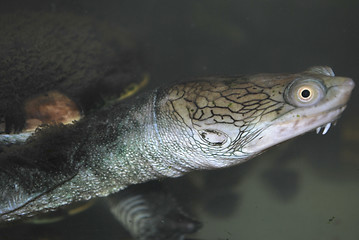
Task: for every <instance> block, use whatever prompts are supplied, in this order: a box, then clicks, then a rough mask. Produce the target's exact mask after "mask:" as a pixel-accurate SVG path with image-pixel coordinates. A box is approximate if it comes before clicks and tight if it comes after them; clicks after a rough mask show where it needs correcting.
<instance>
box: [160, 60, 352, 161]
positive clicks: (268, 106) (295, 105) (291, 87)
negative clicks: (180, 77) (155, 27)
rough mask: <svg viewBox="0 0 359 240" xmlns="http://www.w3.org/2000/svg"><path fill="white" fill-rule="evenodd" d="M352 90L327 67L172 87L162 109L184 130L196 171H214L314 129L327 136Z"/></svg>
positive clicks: (188, 83)
mask: <svg viewBox="0 0 359 240" xmlns="http://www.w3.org/2000/svg"><path fill="white" fill-rule="evenodd" d="M353 87H354V82H353V80H351V79H349V78H345V77H336V76H335V75H334V72H333V71H332V69H331V68H329V67H313V68H310V69H308V70H306V71H304V72H301V73H297V74H258V75H252V76H238V77H213V78H202V79H197V80H196V81H191V82H187V83H183V84H178V85H175V86H174V87H172V88H170V89H169V90H168V95H167V97H166V98H165V108H166V110H167V112H168V113H169V115H170V116H171V118H172V119H174V120H175V122H176V123H177V124H178V125H180V126H181V129H184V130H185V131H184V132H186V134H185V135H186V139H184V140H183V139H182V142H183V141H187V142H189V144H188V143H187V145H188V146H187V147H186V151H189V152H190V153H191V154H193V156H194V157H193V158H192V159H193V160H192V161H195V162H196V163H197V164H196V166H198V165H200V166H201V167H202V168H218V167H226V166H230V165H233V164H238V163H240V162H243V161H245V160H247V159H250V158H251V157H254V156H256V155H258V154H260V153H261V152H263V151H264V150H266V149H267V148H269V147H271V146H273V145H276V144H279V143H281V142H283V141H285V140H288V139H291V138H293V137H296V136H298V135H301V134H304V133H306V132H308V131H311V130H314V129H319V130H320V129H321V127H324V131H323V134H325V133H326V132H327V131H328V129H329V127H330V125H331V123H333V122H335V121H336V120H337V119H338V118H339V116H340V114H341V113H342V112H343V111H344V109H345V107H346V104H347V102H348V100H349V97H350V94H351V91H352V89H353ZM177 137H178V136H177ZM187 139H188V140H187ZM176 144H181V143H176ZM201 156H202V157H201Z"/></svg>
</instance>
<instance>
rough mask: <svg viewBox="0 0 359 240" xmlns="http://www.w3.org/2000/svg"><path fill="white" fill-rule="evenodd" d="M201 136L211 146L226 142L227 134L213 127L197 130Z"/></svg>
mask: <svg viewBox="0 0 359 240" xmlns="http://www.w3.org/2000/svg"><path fill="white" fill-rule="evenodd" d="M199 135H200V136H201V138H202V139H203V140H204V141H205V142H206V143H208V144H210V145H213V146H221V145H223V144H224V143H226V142H227V139H228V136H227V134H225V133H223V132H221V131H218V130H213V129H205V130H201V131H199Z"/></svg>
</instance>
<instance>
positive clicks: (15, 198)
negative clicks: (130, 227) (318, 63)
mask: <svg viewBox="0 0 359 240" xmlns="http://www.w3.org/2000/svg"><path fill="white" fill-rule="evenodd" d="M353 87H354V83H353V81H352V80H351V79H349V78H344V77H336V76H335V75H334V72H333V71H332V69H331V68H329V67H313V68H310V69H308V70H306V71H303V72H301V73H295V74H256V75H242V76H228V77H205V78H196V79H192V80H189V81H185V82H181V83H177V84H173V85H169V86H163V87H159V88H156V89H155V90H152V91H148V92H144V93H141V94H137V96H135V97H132V98H129V99H125V100H123V101H120V102H118V103H115V104H113V105H111V106H108V107H106V108H103V109H100V110H98V111H95V112H92V113H89V114H87V115H86V117H84V118H83V119H81V120H80V121H78V122H77V123H76V124H72V125H54V126H49V127H46V128H43V129H41V130H40V131H37V132H36V133H35V134H34V135H33V136H32V137H31V138H30V139H29V140H28V141H27V142H26V143H25V144H23V145H20V146H12V147H10V148H7V149H5V150H4V152H3V153H2V154H1V155H0V158H1V162H0V170H1V171H0V179H1V181H0V189H1V191H2V194H1V198H0V214H1V215H0V216H1V220H2V221H12V220H15V219H20V218H24V217H30V216H33V215H36V214H37V213H40V212H47V211H52V210H54V209H56V208H58V207H60V206H63V205H67V204H70V203H73V202H78V201H83V200H89V199H92V198H96V197H105V196H108V195H110V194H112V193H116V192H119V191H120V190H123V189H125V188H126V187H128V186H130V185H133V184H139V183H144V182H147V181H150V180H154V179H161V178H165V177H178V176H181V175H183V174H185V173H186V172H190V171H194V170H203V169H215V168H222V167H229V166H232V165H235V164H239V163H243V162H244V161H246V160H248V159H250V158H253V157H254V156H257V155H258V154H260V153H261V152H263V151H264V150H266V149H267V148H269V147H271V146H273V145H276V144H278V143H281V142H283V141H285V140H287V139H290V138H293V137H296V136H298V135H301V134H303V133H306V132H308V131H311V130H314V129H318V131H321V129H322V128H323V129H324V130H323V133H326V132H327V131H328V129H329V128H330V126H331V123H332V122H334V121H336V120H337V119H338V118H339V116H340V114H341V113H342V112H343V111H344V109H345V107H346V103H347V101H348V100H349V97H350V93H351V90H352V89H353Z"/></svg>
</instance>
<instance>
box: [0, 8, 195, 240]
mask: <svg viewBox="0 0 359 240" xmlns="http://www.w3.org/2000/svg"><path fill="white" fill-rule="evenodd" d="M0 18H1V20H0V23H2V25H1V29H2V30H1V31H2V35H3V36H4V38H2V39H1V40H0V42H1V43H0V45H1V46H2V48H1V50H0V55H1V56H2V58H1V59H2V60H1V64H0V70H1V73H0V78H1V81H0V82H1V91H0V92H1V93H0V98H1V103H0V121H1V122H0V152H1V151H3V150H4V151H5V152H6V151H7V149H11V148H12V147H13V146H15V145H22V144H25V141H26V140H27V138H29V137H30V136H31V135H32V134H33V133H34V132H35V131H40V129H41V127H45V128H46V127H48V126H50V125H54V124H55V125H56V124H64V125H66V124H73V123H74V122H76V121H79V120H80V119H81V118H83V117H85V116H86V115H88V114H90V113H91V112H92V111H96V110H98V109H101V108H103V107H105V106H106V105H110V104H112V103H113V102H117V101H122V100H123V99H126V98H128V97H130V96H131V95H133V94H135V93H136V92H138V91H139V90H141V89H142V88H143V87H144V86H146V85H147V83H148V81H149V74H148V73H147V72H146V71H145V70H144V69H145V66H144V63H143V60H142V56H141V53H139V52H138V51H137V50H136V47H135V46H134V45H133V43H132V41H130V40H128V39H130V36H129V35H128V34H126V33H125V32H124V31H121V29H118V28H116V30H113V29H112V28H109V27H108V26H106V25H104V23H99V22H98V21H95V19H91V18H89V17H83V16H78V15H74V14H68V13H66V14H61V13H60V14H59V13H51V14H49V13H30V12H23V13H20V14H19V13H17V14H10V15H2V16H1V17H0ZM15 73H16V74H15ZM138 188H139V189H144V190H141V191H139V190H137V189H138ZM146 189H150V190H151V191H148V190H146ZM138 192H142V193H141V194H139V193H138ZM155 197H156V199H154V198H155ZM131 198H134V199H137V203H138V199H139V198H140V199H141V202H140V203H141V204H140V206H141V210H142V211H144V210H146V214H147V216H148V215H149V214H151V216H152V217H151V218H148V217H147V218H146V221H147V222H146V223H143V221H142V223H141V227H140V228H139V227H137V226H136V225H128V224H127V225H125V227H127V229H128V230H129V231H130V233H131V234H132V235H133V236H135V238H136V239H151V238H153V236H155V238H156V239H179V238H180V237H181V236H182V235H183V234H184V233H190V232H193V231H195V230H196V229H198V228H199V226H200V224H199V222H197V221H195V220H193V219H191V218H189V217H187V214H186V213H185V212H184V211H182V210H181V208H180V207H179V206H178V204H177V203H176V201H175V200H174V198H173V197H172V196H171V195H170V194H168V193H167V191H165V190H164V189H163V187H162V186H160V185H159V183H157V184H154V183H148V184H146V185H145V186H142V187H141V186H139V187H137V186H133V187H131V188H129V189H127V190H125V191H122V192H121V193H120V194H117V195H116V196H115V197H114V196H111V198H109V199H111V201H109V208H110V210H111V212H113V214H114V216H116V218H117V219H118V220H119V221H120V222H124V223H128V221H129V217H128V216H127V215H120V214H119V212H118V210H116V209H121V208H123V207H125V208H126V211H122V210H121V213H124V212H127V211H132V212H133V211H134V209H138V204H137V205H136V206H134V207H133V208H134V209H132V208H131V206H132V205H131V204H130V202H128V199H131ZM125 200H126V201H125ZM93 202H94V201H89V202H88V203H82V202H81V203H75V204H72V205H70V206H66V207H63V208H59V209H58V210H57V211H56V212H51V213H47V214H44V215H41V216H37V217H34V218H32V219H30V220H28V222H31V223H37V224H38V223H52V222H55V221H58V220H61V219H63V218H64V217H65V216H69V215H74V214H76V213H78V212H81V211H82V210H85V209H87V208H88V207H89V206H91V205H92V204H93ZM131 202H132V201H131ZM124 203H126V204H124ZM129 206H130V207H129ZM159 206H166V207H162V209H160V208H159ZM140 214H143V213H142V212H138V214H137V215H140ZM137 215H136V214H135V215H133V214H132V215H131V216H132V217H133V218H136V219H137V218H138V216H137ZM130 220H131V219H130ZM131 221H132V220H131ZM178 221H180V222H178ZM132 222H136V221H132ZM150 222H151V223H150ZM156 222H157V225H156ZM154 225H156V226H158V229H157V228H156V227H153V226H154ZM134 226H136V227H134ZM157 230H158V231H157ZM159 231H160V232H159Z"/></svg>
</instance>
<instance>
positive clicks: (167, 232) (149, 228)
mask: <svg viewBox="0 0 359 240" xmlns="http://www.w3.org/2000/svg"><path fill="white" fill-rule="evenodd" d="M108 203H109V206H110V210H111V212H112V214H113V215H114V217H115V218H116V219H117V220H118V221H119V222H121V223H122V224H123V226H124V227H125V228H126V229H127V230H128V231H129V232H130V234H131V235H132V236H133V237H134V238H135V239H136V240H183V239H185V235H187V234H191V233H194V232H196V231H197V230H198V229H199V228H200V227H201V223H199V222H197V221H195V220H193V219H192V218H190V217H189V216H188V215H187V214H186V213H185V212H183V210H181V208H180V207H179V205H178V203H177V202H176V201H175V199H174V198H173V196H172V195H170V194H169V193H168V192H166V191H165V190H164V188H163V186H162V185H161V184H160V183H159V182H156V181H153V182H148V183H144V184H139V185H132V186H130V187H128V188H127V189H125V190H123V191H120V192H118V193H116V194H113V195H111V196H110V197H108Z"/></svg>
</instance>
